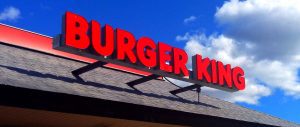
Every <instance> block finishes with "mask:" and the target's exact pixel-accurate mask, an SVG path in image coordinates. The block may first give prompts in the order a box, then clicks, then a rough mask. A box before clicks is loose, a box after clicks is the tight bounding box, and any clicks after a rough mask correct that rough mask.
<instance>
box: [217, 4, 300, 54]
mask: <svg viewBox="0 0 300 127" xmlns="http://www.w3.org/2000/svg"><path fill="white" fill-rule="evenodd" d="M299 5H300V1H299V0H247V1H238V0H232V1H229V2H225V3H224V4H223V6H222V7H220V8H219V9H218V10H217V12H216V14H215V17H216V19H217V21H218V23H220V24H221V25H223V26H224V28H225V33H224V34H225V35H227V36H229V37H232V38H234V39H236V40H239V41H245V42H249V43H252V45H253V46H254V48H252V50H249V52H250V53H255V54H257V56H256V57H257V59H264V58H268V59H281V60H286V59H289V57H291V56H292V55H294V54H299V53H300V50H299V49H298V48H299V47H300V36H299V33H300V22H299V21H300V8H299Z"/></svg>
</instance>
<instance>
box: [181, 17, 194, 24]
mask: <svg viewBox="0 0 300 127" xmlns="http://www.w3.org/2000/svg"><path fill="white" fill-rule="evenodd" d="M196 19H197V17H196V16H193V15H192V16H190V17H188V18H185V19H184V20H183V23H184V24H188V23H191V22H194V21H196Z"/></svg>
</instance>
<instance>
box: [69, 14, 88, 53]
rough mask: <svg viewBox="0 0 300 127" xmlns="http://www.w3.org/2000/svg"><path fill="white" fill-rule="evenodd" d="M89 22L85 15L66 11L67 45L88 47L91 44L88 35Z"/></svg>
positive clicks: (81, 47)
mask: <svg viewBox="0 0 300 127" xmlns="http://www.w3.org/2000/svg"><path fill="white" fill-rule="evenodd" d="M88 29H89V24H88V22H87V21H86V19H84V18H83V17H81V16H79V15H76V14H73V13H71V12H66V14H65V27H64V34H65V41H66V42H65V43H66V45H67V46H70V47H74V48H78V49H86V48H87V47H88V46H89V45H90V39H89V36H88V35H87V32H88Z"/></svg>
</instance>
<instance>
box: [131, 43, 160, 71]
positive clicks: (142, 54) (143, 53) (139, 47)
mask: <svg viewBox="0 0 300 127" xmlns="http://www.w3.org/2000/svg"><path fill="white" fill-rule="evenodd" d="M155 48H156V45H155V43H154V41H153V40H151V39H150V38H147V37H141V38H140V39H139V40H138V42H137V44H136V53H137V57H138V59H139V60H140V62H141V63H142V64H143V65H145V66H146V67H155V66H156V52H155Z"/></svg>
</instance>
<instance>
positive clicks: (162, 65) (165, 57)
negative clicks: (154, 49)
mask: <svg viewBox="0 0 300 127" xmlns="http://www.w3.org/2000/svg"><path fill="white" fill-rule="evenodd" d="M167 52H168V53H167ZM171 52H172V47H171V46H169V45H167V44H165V43H162V42H158V59H159V69H160V70H163V71H166V72H172V70H173V67H172V66H171V65H168V64H167V63H166V62H169V64H171V63H172V61H171Z"/></svg>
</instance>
